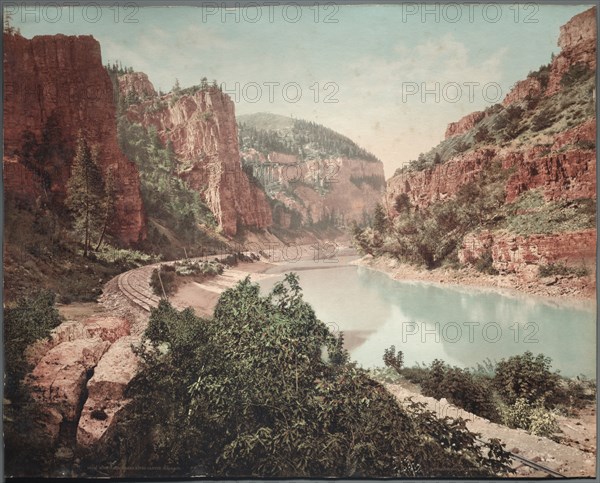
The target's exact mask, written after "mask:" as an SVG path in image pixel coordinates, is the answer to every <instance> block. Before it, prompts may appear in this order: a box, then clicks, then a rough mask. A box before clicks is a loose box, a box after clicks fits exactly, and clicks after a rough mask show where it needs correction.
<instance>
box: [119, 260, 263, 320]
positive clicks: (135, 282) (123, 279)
mask: <svg viewBox="0 0 600 483" xmlns="http://www.w3.org/2000/svg"><path fill="white" fill-rule="evenodd" d="M243 254H244V255H246V256H250V255H251V254H253V252H243ZM228 255H229V254H223V255H208V256H203V257H194V258H190V259H188V261H191V262H202V261H209V260H220V259H223V258H225V257H227V256H228ZM174 263H176V262H162V263H154V264H152V265H146V266H144V267H140V268H135V269H133V270H129V271H128V272H124V273H122V274H120V275H119V276H118V277H117V286H118V288H119V291H120V292H121V294H123V296H124V297H125V298H126V299H127V300H128V301H129V302H130V303H131V304H133V305H135V306H136V307H138V308H140V309H142V310H144V311H145V312H150V311H151V310H152V309H153V308H156V307H158V304H159V302H160V300H161V297H159V296H157V295H155V294H154V292H153V290H152V288H151V287H150V278H151V276H152V271H153V270H154V269H155V268H159V267H160V266H161V265H172V264H174Z"/></svg>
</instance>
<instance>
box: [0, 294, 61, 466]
mask: <svg viewBox="0 0 600 483" xmlns="http://www.w3.org/2000/svg"><path fill="white" fill-rule="evenodd" d="M54 301H55V295H54V294H53V293H51V292H47V291H42V292H39V293H37V294H35V295H33V296H32V297H30V298H21V299H19V300H18V302H17V303H16V304H15V305H14V306H12V307H9V308H5V309H4V365H5V379H4V415H3V416H4V443H5V453H4V456H5V459H4V461H5V474H7V475H11V474H20V473H22V471H23V469H24V468H27V472H28V474H37V475H39V474H41V469H42V468H44V467H46V466H47V465H48V463H49V461H50V460H49V458H50V456H51V454H50V452H51V450H52V448H50V447H49V445H48V444H47V442H46V441H45V440H44V439H43V438H40V435H39V432H38V430H39V427H37V426H36V423H35V422H36V420H37V419H38V417H39V409H38V408H37V404H36V403H35V402H34V401H33V400H32V398H31V395H30V393H29V391H28V390H27V388H26V386H25V385H24V384H23V382H22V379H23V377H24V376H25V374H26V373H27V372H29V371H30V370H31V367H30V366H29V364H28V363H27V361H26V359H25V356H24V351H25V349H26V348H27V347H28V346H29V345H30V344H32V343H34V342H35V341H37V340H40V339H44V338H45V337H48V335H49V334H50V331H51V330H52V329H53V328H54V327H56V326H57V325H59V324H60V323H61V321H62V320H61V317H60V315H59V313H58V311H57V310H56V308H55V307H54Z"/></svg>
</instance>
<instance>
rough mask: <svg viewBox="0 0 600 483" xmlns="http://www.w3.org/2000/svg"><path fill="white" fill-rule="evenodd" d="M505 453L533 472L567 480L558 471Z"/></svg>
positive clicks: (510, 453)
mask: <svg viewBox="0 0 600 483" xmlns="http://www.w3.org/2000/svg"><path fill="white" fill-rule="evenodd" d="M475 439H476V440H477V441H479V442H480V443H484V444H486V441H483V440H482V439H479V438H475ZM507 453H508V454H509V455H510V457H511V458H512V459H513V460H514V461H518V462H519V463H521V464H524V465H525V466H529V467H530V468H533V469H534V470H538V471H542V472H544V473H546V474H547V475H550V476H553V477H555V478H567V477H566V476H565V475H562V474H560V473H559V472H558V471H554V470H553V469H552V468H548V467H547V466H544V465H541V464H539V463H536V462H535V461H532V460H530V459H528V458H525V457H523V456H520V455H518V454H515V453H513V452H511V451H507Z"/></svg>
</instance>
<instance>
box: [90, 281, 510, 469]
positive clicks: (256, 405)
mask: <svg viewBox="0 0 600 483" xmlns="http://www.w3.org/2000/svg"><path fill="white" fill-rule="evenodd" d="M146 337H147V339H148V343H147V344H146V345H145V346H143V347H142V348H140V355H141V356H142V358H143V360H144V370H143V371H142V373H141V374H140V375H139V376H138V378H137V380H136V382H135V384H134V387H132V390H131V396H132V397H133V403H132V405H131V406H130V410H129V415H128V416H127V417H124V418H122V419H121V422H120V423H119V426H118V428H117V437H116V439H115V443H114V444H112V445H110V446H109V447H108V451H111V452H112V453H111V454H107V455H105V456H104V460H105V461H110V462H112V463H111V464H112V465H113V466H114V468H115V474H119V475H123V473H119V470H118V468H123V467H128V466H135V465H136V464H137V463H138V462H139V461H140V460H142V461H143V463H144V464H143V466H145V467H162V468H169V467H170V468H172V469H173V470H172V471H173V472H174V473H176V474H178V475H188V474H196V475H199V474H202V475H209V476H230V477H238V476H262V477H269V476H270V477H292V476H295V477H310V476H319V477H323V476H355V477H359V476H387V477H390V476H440V475H445V476H465V475H478V476H486V475H487V476H491V475H495V474H499V473H503V472H505V471H507V469H508V458H507V454H506V453H505V452H503V450H502V448H501V446H500V445H499V443H498V442H492V443H490V444H489V445H486V446H484V447H481V446H480V445H479V443H478V442H476V440H475V435H473V434H472V433H470V432H468V431H467V430H466V428H465V426H464V422H462V421H458V420H451V419H448V418H446V419H443V420H440V419H437V417H435V415H434V414H433V413H431V412H429V411H425V410H424V408H423V407H422V406H419V405H412V406H411V407H409V408H406V409H403V408H401V407H400V406H399V405H398V403H397V401H396V400H395V398H394V397H393V396H392V395H391V394H389V393H388V392H387V391H386V390H385V389H384V388H383V387H382V386H381V385H379V384H378V383H376V382H374V381H373V380H371V379H370V378H369V377H368V375H367V373H366V372H365V371H363V370H361V369H358V368H356V366H355V365H354V364H350V363H349V362H348V355H347V353H346V351H345V350H344V349H343V348H342V343H343V340H342V338H341V336H337V337H336V336H334V335H332V334H331V333H330V332H329V330H328V328H327V326H326V325H325V324H324V323H323V322H321V321H320V320H318V319H317V317H316V315H315V313H314V311H313V310H312V308H311V307H310V306H309V305H308V304H307V303H306V302H304V301H303V299H302V293H301V289H300V286H299V283H298V278H297V276H295V275H293V274H289V275H287V276H286V279H285V281H284V282H282V283H279V284H277V285H276V286H275V288H274V289H273V291H272V292H271V293H270V294H269V295H267V296H261V295H260V292H259V287H258V285H254V284H252V283H251V282H250V280H249V279H246V280H244V281H242V282H240V283H239V284H238V285H237V286H236V287H235V288H233V289H229V290H227V291H225V292H224V293H223V295H222V296H221V298H220V300H219V303H218V305H217V307H216V310H215V315H214V318H213V319H212V320H210V321H206V320H202V319H199V318H198V317H196V316H195V315H194V314H193V312H192V311H191V310H184V311H182V312H178V311H177V310H175V309H174V308H173V307H171V306H170V305H168V304H167V303H166V302H164V301H163V302H161V304H160V305H159V307H158V309H156V310H154V311H153V313H152V315H151V319H150V323H149V325H148V329H147V331H146ZM149 402H150V403H149ZM98 458H99V456H98V455H94V463H95V464H97V463H98V461H99V459H98ZM100 461H103V460H102V459H101V460H100ZM103 464H104V463H103ZM163 471H164V472H165V474H169V473H168V470H163ZM152 474H153V475H154V476H156V473H152ZM138 476H139V472H138Z"/></svg>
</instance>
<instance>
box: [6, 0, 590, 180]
mask: <svg viewBox="0 0 600 483" xmlns="http://www.w3.org/2000/svg"><path fill="white" fill-rule="evenodd" d="M73 3H76V2H73ZM266 3H268V2H266ZM275 3H277V2H271V4H275ZM220 4H221V3H220V2H214V3H211V2H208V3H205V4H204V5H205V6H204V7H190V6H185V7H184V6H178V7H175V6H171V7H150V6H145V7H139V8H138V7H136V8H127V7H125V6H124V5H119V7H118V8H117V7H115V6H112V7H108V6H106V7H97V6H94V5H97V4H94V3H90V4H89V5H90V6H88V7H86V8H77V7H63V8H62V9H58V8H56V7H55V6H51V5H48V6H43V5H42V6H39V5H38V6H37V7H36V6H30V7H28V8H27V9H26V8H25V7H23V6H22V5H21V6H19V4H17V3H14V4H12V5H11V6H10V7H6V8H5V12H6V11H10V13H11V14H12V15H11V17H12V19H11V22H12V25H13V26H14V27H18V28H19V29H20V30H21V34H22V35H24V36H25V37H28V38H31V37H33V36H35V35H42V34H55V33H63V34H66V35H90V34H91V35H93V36H94V37H95V38H96V39H97V40H98V41H99V42H100V44H101V48H102V58H103V62H104V63H107V62H111V63H112V62H114V61H120V62H122V64H123V65H124V66H131V67H133V69H134V70H136V71H142V72H145V73H146V74H147V75H148V77H149V79H150V81H151V82H152V83H153V84H154V86H155V88H156V89H157V90H158V89H159V88H160V89H162V90H163V91H165V92H166V91H169V90H170V89H171V88H172V87H173V85H174V83H175V80H176V79H177V80H178V81H179V84H180V85H181V87H187V86H191V85H194V84H199V83H200V80H201V78H202V77H207V78H208V79H209V81H212V80H213V79H216V80H217V82H219V83H220V84H221V86H222V88H223V90H224V91H225V92H228V93H229V94H230V96H231V97H232V99H233V100H234V101H235V102H236V113H237V114H250V113H254V112H272V113H276V114H281V115H286V116H292V117H295V118H300V119H307V120H311V121H315V122H318V123H320V124H323V125H325V126H327V127H329V128H331V129H334V130H336V131H338V132H340V133H342V134H344V135H346V136H348V137H350V138H351V139H352V140H354V141H355V142H356V143H357V144H359V145H360V146H362V147H364V148H366V149H368V150H369V151H371V152H372V153H374V154H375V155H376V156H378V157H379V158H380V159H381V160H382V161H383V163H384V168H385V172H386V177H389V176H391V175H392V174H393V173H394V171H395V170H396V168H398V167H400V166H402V165H404V164H406V163H408V162H409V161H410V160H411V159H415V158H416V157H417V156H418V155H419V153H421V152H426V151H428V150H429V149H430V148H432V147H433V146H435V145H436V144H437V143H438V142H439V141H441V140H442V139H443V137H444V132H445V130H446V127H447V125H448V123H450V122H453V121H456V120H458V119H459V118H460V117H462V116H463V115H465V114H468V113H470V112H472V111H475V110H481V109H483V108H485V107H486V106H488V105H492V104H495V103H497V102H501V100H502V99H503V97H504V96H505V95H506V93H507V92H508V91H509V90H510V88H511V86H512V85H514V83H515V82H516V81H518V80H520V79H523V78H525V77H526V76H527V74H528V72H530V71H533V70H536V69H537V68H538V67H539V66H541V65H543V64H547V63H548V62H549V61H550V58H551V54H552V53H555V54H556V53H558V52H559V48H558V46H557V40H558V35H559V28H560V26H561V25H563V24H564V23H566V22H567V21H568V20H569V19H570V18H571V17H573V16H574V15H576V14H577V13H580V12H582V11H584V10H586V9H587V8H589V6H590V5H586V4H576V3H571V4H569V5H537V4H529V5H525V4H513V5H509V4H495V5H494V4H492V5H489V6H487V7H485V6H483V5H477V4H472V5H470V6H468V5H458V4H447V5H445V4H430V5H425V4H415V3H412V4H403V5H335V4H331V3H323V4H317V5H316V6H312V7H299V6H297V5H294V4H290V5H288V6H287V7H283V6H274V5H271V6H263V7H261V8H258V7H256V6H255V5H256V3H255V4H252V3H251V4H247V6H246V7H242V8H238V9H235V8H233V9H223V8H217V7H216V5H220ZM263 4H265V2H263ZM129 5H134V4H133V3H131V4H129ZM9 9H10V10H9Z"/></svg>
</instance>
